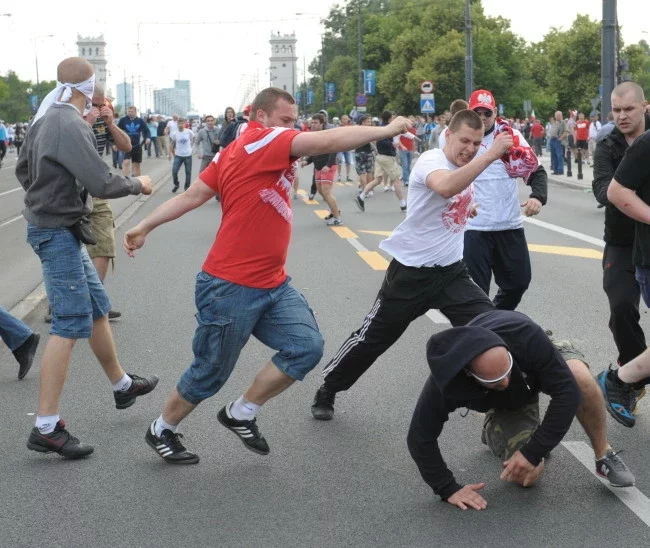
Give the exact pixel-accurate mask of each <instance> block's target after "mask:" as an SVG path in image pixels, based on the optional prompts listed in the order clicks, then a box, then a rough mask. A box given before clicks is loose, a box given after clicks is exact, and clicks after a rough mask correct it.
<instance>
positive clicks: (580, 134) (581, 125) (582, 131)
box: [576, 120, 589, 141]
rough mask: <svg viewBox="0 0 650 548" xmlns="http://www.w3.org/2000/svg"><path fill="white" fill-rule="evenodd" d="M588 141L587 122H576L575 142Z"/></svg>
mask: <svg viewBox="0 0 650 548" xmlns="http://www.w3.org/2000/svg"><path fill="white" fill-rule="evenodd" d="M588 140H589V120H577V121H576V141H588Z"/></svg>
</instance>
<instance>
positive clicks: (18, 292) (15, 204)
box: [0, 152, 198, 309]
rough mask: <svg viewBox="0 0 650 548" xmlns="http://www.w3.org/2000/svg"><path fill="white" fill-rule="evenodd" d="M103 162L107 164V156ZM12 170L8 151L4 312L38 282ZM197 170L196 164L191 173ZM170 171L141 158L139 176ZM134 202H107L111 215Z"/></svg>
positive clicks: (1, 200) (0, 256) (1, 185)
mask: <svg viewBox="0 0 650 548" xmlns="http://www.w3.org/2000/svg"><path fill="white" fill-rule="evenodd" d="M104 159H105V161H106V162H107V163H108V164H109V165H111V160H110V156H105V157H104ZM15 168H16V154H15V152H12V153H9V154H7V156H6V157H5V161H4V162H3V164H2V168H0V243H1V245H0V265H2V267H1V268H0V306H3V307H4V308H6V309H11V308H13V307H14V306H15V305H16V304H17V303H18V302H19V301H20V299H22V298H23V297H25V296H26V295H27V294H28V293H29V292H30V291H32V290H33V289H34V288H35V287H36V286H37V285H38V284H39V283H40V282H41V280H42V276H41V268H40V263H39V262H38V257H36V255H35V254H34V252H33V251H32V249H31V248H30V247H29V246H28V245H27V244H26V243H25V237H26V233H27V221H25V219H24V218H23V216H22V210H23V209H24V207H25V204H24V202H23V199H24V196H25V193H24V192H23V190H22V188H21V187H20V185H19V184H18V181H17V180H16V176H15V174H14V170H15ZM197 168H198V165H197V166H195V168H194V169H195V171H196V169H197ZM170 172H171V165H170V164H169V163H168V162H167V160H163V159H160V160H156V159H147V158H145V159H144V162H143V163H142V174H143V175H151V176H152V177H153V179H154V181H155V180H159V179H161V178H162V177H164V176H165V175H168V174H169V173H170ZM183 176H184V175H183ZM137 199H138V196H126V197H124V198H120V199H117V200H111V207H112V208H113V213H114V215H115V216H116V217H117V216H118V215H120V214H121V213H122V212H123V211H124V210H125V209H126V208H127V207H129V206H130V205H131V204H132V203H133V202H135V201H136V200H137Z"/></svg>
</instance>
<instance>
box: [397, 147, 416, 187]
mask: <svg viewBox="0 0 650 548" xmlns="http://www.w3.org/2000/svg"><path fill="white" fill-rule="evenodd" d="M399 158H400V160H401V162H402V182H403V183H404V184H405V185H408V184H409V177H410V176H411V160H412V159H413V153H412V152H411V151H410V150H400V151H399Z"/></svg>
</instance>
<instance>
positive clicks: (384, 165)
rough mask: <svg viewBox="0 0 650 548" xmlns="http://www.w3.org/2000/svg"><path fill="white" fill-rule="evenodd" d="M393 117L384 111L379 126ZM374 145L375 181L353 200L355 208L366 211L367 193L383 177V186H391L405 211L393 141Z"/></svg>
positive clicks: (390, 113) (400, 176) (385, 123)
mask: <svg viewBox="0 0 650 548" xmlns="http://www.w3.org/2000/svg"><path fill="white" fill-rule="evenodd" d="M394 117H395V114H394V113H392V112H390V111H388V110H385V111H384V112H383V113H382V115H381V125H382V126H387V125H388V124H390V122H391V120H392V119H393V118H394ZM407 135H411V136H413V134H405V136H407ZM376 145H377V157H376V158H375V179H374V180H373V181H370V182H369V183H368V184H367V185H366V186H365V187H364V188H363V189H362V190H361V192H360V193H359V195H358V196H357V197H356V198H355V201H356V203H357V207H358V208H359V209H360V210H361V211H365V210H366V198H367V197H368V193H369V192H371V191H372V190H373V189H374V188H375V187H376V186H377V185H378V184H379V183H380V181H381V179H380V177H383V179H384V184H389V185H392V187H393V188H394V189H395V196H396V197H397V199H398V200H399V206H400V209H401V210H402V211H406V198H405V197H404V188H403V185H402V183H403V181H402V174H401V171H400V168H399V166H398V165H397V151H396V148H395V146H396V145H395V144H394V140H393V139H380V140H379V141H377V142H376ZM407 182H408V181H407Z"/></svg>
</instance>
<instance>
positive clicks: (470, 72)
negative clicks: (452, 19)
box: [465, 0, 474, 101]
mask: <svg viewBox="0 0 650 548" xmlns="http://www.w3.org/2000/svg"><path fill="white" fill-rule="evenodd" d="M473 91H474V57H473V52H472V6H471V5H470V0H465V96H466V97H467V100H468V101H469V96H470V95H471V94H472V92H473Z"/></svg>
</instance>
